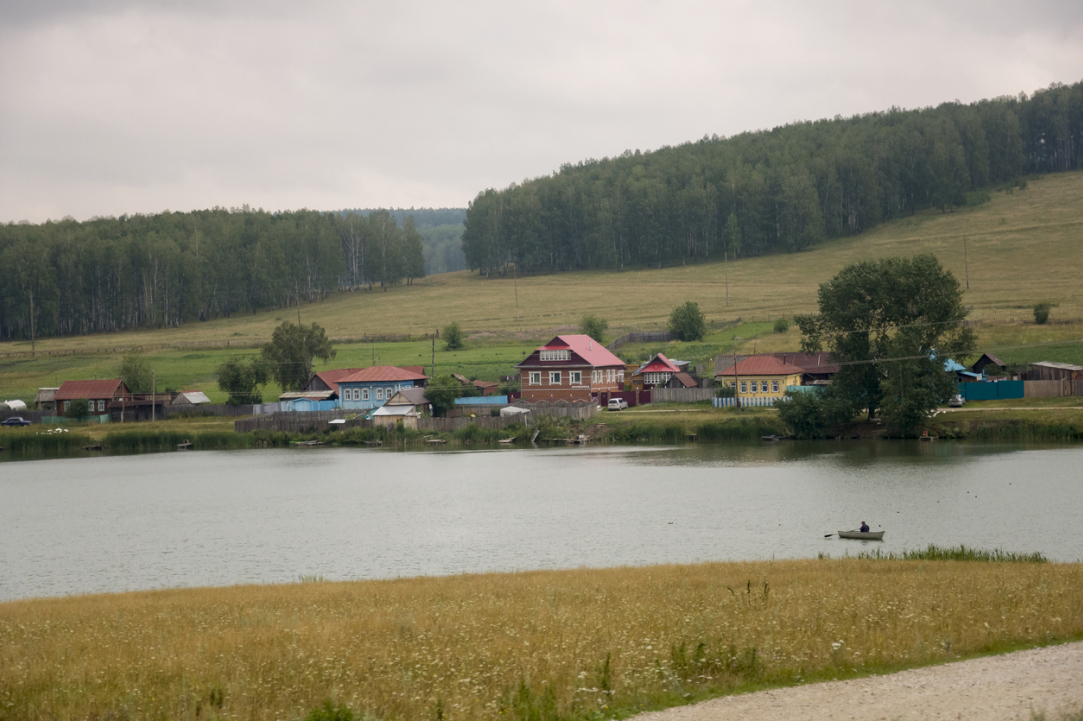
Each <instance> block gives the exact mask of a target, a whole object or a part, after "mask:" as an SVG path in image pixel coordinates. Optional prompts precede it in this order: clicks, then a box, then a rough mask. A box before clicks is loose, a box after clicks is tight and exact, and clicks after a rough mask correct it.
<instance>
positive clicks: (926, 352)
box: [798, 254, 974, 434]
mask: <svg viewBox="0 0 1083 721" xmlns="http://www.w3.org/2000/svg"><path fill="white" fill-rule="evenodd" d="M819 306H820V313H819V315H815V316H802V317H800V318H798V325H799V326H800V328H801V331H802V333H803V334H804V339H803V340H802V342H801V345H802V349H803V350H804V351H805V352H808V353H817V352H821V351H823V350H827V351H830V352H831V354H832V355H833V356H834V358H835V360H836V361H838V362H839V363H841V364H842V370H841V371H840V372H839V373H838V374H837V375H836V376H835V378H834V381H833V385H834V386H836V388H837V391H836V392H838V393H840V394H841V395H842V396H843V397H846V398H849V399H850V400H851V402H852V403H853V404H854V405H855V406H856V407H858V408H862V407H863V408H865V409H866V410H867V411H868V415H869V418H870V419H871V418H873V417H874V415H875V414H876V410H877V409H878V408H879V409H880V410H881V412H882V414H883V416H884V418H885V420H887V421H888V423H889V425H890V426H891V427H892V428H893V430H894V431H896V432H898V433H902V434H908V433H911V432H913V431H914V430H915V429H916V428H917V427H918V425H919V424H920V423H921V421H922V419H923V418H924V417H925V415H926V414H927V413H928V411H929V410H931V409H933V408H935V407H936V405H937V404H938V403H940V402H941V401H943V400H944V398H946V397H947V396H948V395H950V393H951V390H952V387H953V386H952V383H953V379H952V376H951V374H949V373H948V372H946V371H945V370H944V359H945V358H950V357H953V356H962V355H966V354H967V353H970V352H972V351H973V349H974V333H973V331H971V330H970V329H969V328H966V327H964V324H963V320H964V319H965V317H966V309H965V308H964V307H963V303H962V293H961V291H960V289H959V281H958V280H957V279H956V278H955V276H954V275H952V274H951V273H950V272H948V271H947V270H945V269H944V268H943V267H942V266H941V265H940V262H939V261H938V260H937V259H936V257H935V256H933V255H929V254H924V255H918V256H914V257H913V258H886V259H883V260H880V261H875V262H873V261H868V262H864V263H857V264H855V265H850V266H847V267H846V268H843V269H842V270H841V271H840V272H839V273H838V275H836V276H835V277H834V278H832V279H831V280H829V281H828V282H827V283H824V284H823V285H821V286H820V290H819Z"/></svg>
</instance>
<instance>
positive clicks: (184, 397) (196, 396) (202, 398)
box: [170, 389, 211, 406]
mask: <svg viewBox="0 0 1083 721" xmlns="http://www.w3.org/2000/svg"><path fill="white" fill-rule="evenodd" d="M210 402H211V399H210V398H208V397H207V394H206V393H204V392H203V391H201V390H198V389H197V390H194V391H181V392H180V393H178V394H177V397H176V398H174V399H173V402H172V403H170V405H173V406H198V405H201V404H203V403H210Z"/></svg>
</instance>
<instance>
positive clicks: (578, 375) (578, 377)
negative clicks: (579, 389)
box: [568, 371, 583, 386]
mask: <svg viewBox="0 0 1083 721" xmlns="http://www.w3.org/2000/svg"><path fill="white" fill-rule="evenodd" d="M568 375H570V376H571V378H569V379H568V380H569V382H571V384H572V385H573V386H577V385H580V384H581V383H582V382H583V371H571V372H570V373H569V374H568Z"/></svg>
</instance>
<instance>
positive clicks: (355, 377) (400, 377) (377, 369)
mask: <svg viewBox="0 0 1083 721" xmlns="http://www.w3.org/2000/svg"><path fill="white" fill-rule="evenodd" d="M426 379H428V376H427V375H422V374H421V373H414V372H412V371H408V370H406V369H405V368H398V367H397V366H371V367H370V368H363V369H361V370H359V371H357V372H356V373H352V374H350V375H348V376H346V377H345V378H339V379H338V382H339V383H384V382H387V381H423V380H426Z"/></svg>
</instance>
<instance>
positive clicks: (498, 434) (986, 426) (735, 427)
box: [0, 399, 1083, 461]
mask: <svg viewBox="0 0 1083 721" xmlns="http://www.w3.org/2000/svg"><path fill="white" fill-rule="evenodd" d="M1057 400H1061V399H1057ZM232 425H233V419H209V420H208V419H201V418H192V419H173V420H169V421H164V422H161V423H158V424H154V425H153V426H151V425H150V424H127V425H124V426H120V425H112V424H96V425H85V426H73V427H70V429H69V431H68V432H66V433H64V432H52V433H50V432H46V431H45V430H42V429H41V427H40V426H34V427H30V428H5V429H2V431H0V449H3V450H2V454H0V461H3V460H6V461H15V460H29V459H39V458H80V457H93V456H95V455H102V454H104V455H122V454H132V453H158V452H171V451H175V450H177V447H178V444H181V443H185V442H190V443H191V450H196V451H199V450H242V449H250V448H278V447H286V446H289V445H290V444H291V443H296V442H298V441H312V440H315V441H321V442H323V443H325V444H326V445H328V446H333V447H364V446H366V444H368V443H371V442H373V441H380V442H381V443H383V444H384V445H385V446H389V447H400V448H404V449H420V448H426V447H429V444H428V442H427V440H428V439H430V438H438V439H440V440H443V441H445V442H446V443H445V446H444V447H448V446H451V447H477V446H495V445H497V442H498V441H500V440H506V439H511V440H512V441H513V442H512V444H511V445H512V446H513V447H524V446H529V445H530V439H531V437H532V436H533V432H534V430H535V429H537V430H539V431H540V433H539V436H538V439H537V442H538V443H539V444H541V445H545V444H548V443H551V442H553V443H559V442H562V441H563V440H564V439H567V438H574V437H577V436H578V435H579V434H580V433H584V434H586V435H587V436H588V438H589V439H590V441H589V442H590V443H591V444H595V445H597V444H621V445H624V444H631V445H634V444H652V445H657V444H684V443H727V442H747V441H756V440H758V439H760V438H761V437H763V436H769V435H778V436H784V435H785V434H786V428H785V427H784V426H783V425H782V423H781V421H779V419H778V416H777V414H776V413H775V412H774V411H772V410H770V409H747V410H742V411H736V410H732V409H715V408H711V407H710V406H707V405H704V406H691V407H689V406H685V407H683V408H682V407H676V408H674V407H649V408H643V409H636V410H633V411H624V412H621V413H601V414H599V415H597V416H595V417H594V418H592V419H590V420H589V421H572V422H569V421H548V420H547V421H543V422H542V423H541V424H539V425H536V426H532V427H528V426H524V425H515V426H510V427H508V428H505V429H488V428H480V427H478V426H477V425H474V424H471V425H469V426H467V427H465V428H462V429H460V430H457V431H453V432H442V433H434V432H418V431H410V430H401V429H399V430H396V429H394V428H384V427H379V428H365V429H348V430H344V431H323V432H312V433H284V432H274V431H256V432H254V433H235V432H234V431H233V430H232ZM928 429H929V432H930V434H931V435H935V436H938V437H939V438H940V439H941V441H952V440H954V441H963V442H965V441H973V442H981V443H1018V442H1033V441H1039V442H1055V443H1073V442H1075V441H1079V440H1083V410H1080V409H1076V408H1067V407H1066V408H1057V409H1051V410H1042V411H1036V410H1032V409H1030V408H1029V407H1026V406H1021V407H1019V408H1009V409H1000V408H993V409H990V410H981V411H980V412H975V413H966V414H963V413H952V414H943V415H938V416H936V417H935V418H933V419H932V420H931V421H930V423H929V424H928ZM841 437H842V438H843V439H851V438H860V439H862V440H869V439H873V438H881V437H880V436H879V435H878V431H877V432H872V433H870V432H869V430H868V427H864V426H862V427H856V428H855V429H852V430H851V431H847V432H844V433H843V434H842V436H841ZM882 440H884V442H890V441H891V440H893V439H887V438H883V439H882ZM86 447H96V449H95V450H84V449H85V448H86Z"/></svg>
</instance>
